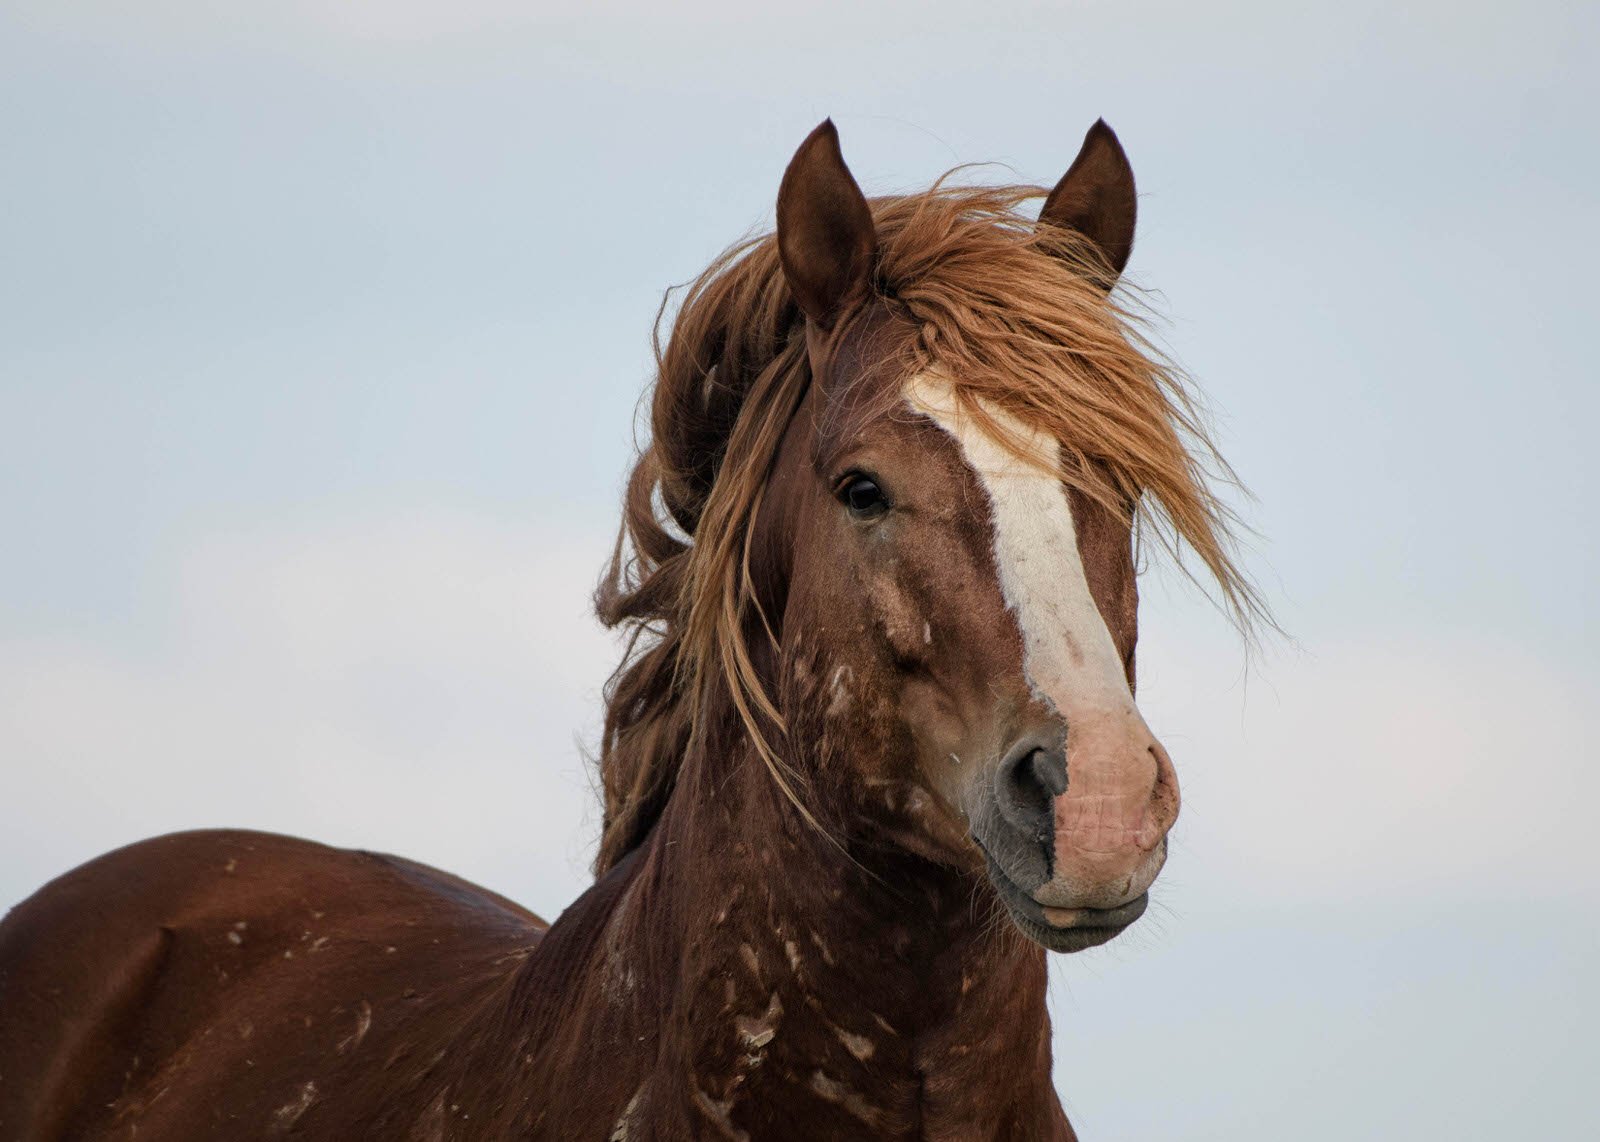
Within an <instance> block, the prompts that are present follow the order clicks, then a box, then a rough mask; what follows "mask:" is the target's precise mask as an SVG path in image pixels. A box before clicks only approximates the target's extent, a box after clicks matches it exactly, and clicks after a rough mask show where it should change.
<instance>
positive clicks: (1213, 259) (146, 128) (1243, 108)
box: [0, 0, 1600, 1142]
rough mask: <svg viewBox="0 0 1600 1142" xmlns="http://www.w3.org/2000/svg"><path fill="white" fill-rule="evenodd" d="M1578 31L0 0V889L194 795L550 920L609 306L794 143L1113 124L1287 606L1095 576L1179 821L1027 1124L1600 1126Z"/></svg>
mask: <svg viewBox="0 0 1600 1142" xmlns="http://www.w3.org/2000/svg"><path fill="white" fill-rule="evenodd" d="M1597 12H1600V9H1596V8H1595V6H1593V5H1587V6H1586V5H1581V4H1577V3H1572V4H1556V3H1529V4H1524V5H1520V6H1509V5H1501V4H1485V3H1477V2H1457V3H1451V4H1444V3H1417V4H1410V5H1406V6H1404V7H1403V8H1401V7H1400V6H1396V5H1393V4H1391V3H1377V2H1374V0H1353V2H1351V3H1345V4H1341V5H1337V6H1319V7H1316V8H1306V7H1305V6H1299V5H1282V4H1267V3H1245V2H1224V3H1218V4H1209V5H1194V4H1180V3H1169V2H1164V3H1150V2H1140V0H1124V2H1120V3H1115V4H1113V3H1077V4H1060V3H1057V4H1031V5H1029V4H995V5H981V6H980V5H975V4H959V3H950V2H948V0H923V2H921V3H917V4H908V3H885V4H861V3H853V4H849V5H842V4H841V5H831V4H815V5H807V6H788V7H786V8H783V9H778V8H768V7H767V6H762V5H749V4H734V3H731V2H696V0H689V2H687V3H682V4H676V5H635V4H620V3H606V2H601V3H587V4H582V5H579V4H566V5H554V4H549V3H535V4H527V3H510V2H509V0H506V2H502V0H456V2H454V3H451V4H448V5H446V4H434V3H421V2H420V0H390V2H387V3H380V2H378V0H362V2H323V3H313V2H311V0H297V2H288V3H277V4H271V5H266V4H255V3H240V4H232V5H226V6H216V5H205V4H199V3H194V2H192V0H157V2H152V3H147V4H143V5H139V6H137V7H136V8H135V7H129V6H127V5H121V4H112V3H109V2H102V0H83V2H80V3H75V4H72V5H63V4H59V3H54V2H46V0H0V153H3V154H4V156H5V158H4V171H5V173H4V177H3V178H0V537H3V539H0V549H3V551H4V556H3V558H0V907H7V906H9V905H10V904H12V903H14V902H16V901H18V900H20V899H22V898H24V897H25V896H26V895H28V894H29V893H30V892H32V891H33V890H34V889H35V888H37V887H38V886H39V885H41V884H42V883H44V882H45V881H46V880H48V879H49V878H51V877H52V876H55V875H57V874H59V873H60V872H62V871H64V870H66V869H67V868H69V867H71V866H72V865H74V864H76V863H78V862H80V861H82V860H85V859H88V858H89V857H91V856H94V855H96V854H97V853H100V852H102V851H105V850H106V849H109V848H112V847H114V846H117V845H120V844H123V843H127V842H130V841H133V840H136V839H138V838H140V837H144V836H149V835H152V834H156V833H160V832H164V831H169V830H172V829H179V828H190V827H198V826H220V825H234V826H248V827H255V828H265V829H273V830H279V831H284V832H290V833H294V834H297V835H302V836H307V837H312V838H315V839H318V840H322V841H327V842H330V843H335V844H340V845H357V846H362V847H368V848H376V849H382V850H387V851H391V852H398V853H403V854H405V855H407V856H410V857H412V858H415V859H419V860H423V861H426V862H429V863H432V864H436V865H439V866H441V867H444V868H447V869H450V870H451V871H454V872H457V873H459V874H462V875H465V876H467V877H469V878H472V879H474V880H477V881H479V882H480V883H483V884H486V885H488V886H490V887H492V888H495V889H497V890H499V891H502V892H505V893H507V894H509V895H511V896H513V897H514V898H516V899H518V900H520V901H522V902H524V903H526V904H528V905H529V906H531V907H533V908H534V909H536V910H537V911H539V912H540V913H541V914H543V915H545V916H546V917H553V916H555V915H557V914H558V913H559V912H560V911H561V909H562V908H563V907H564V906H565V904H566V903H567V902H568V901H570V900H571V899H572V898H573V897H574V896H575V895H576V894H577V893H578V892H580V891H581V890H582V889H583V887H584V885H585V884H586V882H587V873H586V868H587V865H588V862H589V859H590V857H591V856H592V853H593V849H594V843H595V840H596V837H597V832H598V811H597V807H596V802H595V797H594V792H593V785H592V780H591V777H590V774H589V769H588V766H587V762H586V760H585V757H586V754H585V750H586V749H588V748H590V747H592V746H593V744H594V741H595V735H596V727H597V724H598V715H599V695H600V688H601V686H602V684H603V682H604V679H605V677H606V675H607V673H608V671H609V669H610V667H611V666H612V665H613V663H614V662H615V659H616V654H617V648H616V646H615V644H614V643H613V641H612V640H611V638H610V637H609V636H608V635H607V634H606V633H605V632H603V631H601V630H600V629H599V628H598V627H597V625H596V624H595V623H594V622H593V620H592V618H591V617H590V615H589V612H588V596H589V593H590V591H591V589H592V587H593V585H594V582H595V580H596V577H597V574H598V571H599V568H600V565H601V563H602V561H603V560H604V558H605V556H606V554H607V553H608V551H609V548H610V544H611V540H612V536H613V533H614V528H615V525H616V522H617V516H618V505H619V502H620V495H621V489H622V482H623V479H624V475H625V472H626V468H627V464H628V461H629V458H630V456H631V455H632V451H633V448H634V444H635V423H636V421H635V411H636V407H637V404H638V401H639V398H640V395H641V393H642V392H643V390H644V387H645V385H646V384H647V383H648V381H649V376H650V352H649V329H650V324H651V321H652V320H653V318H654V315H655V312H656V307H657V306H658V304H659V303H660V300H661V295H662V291H663V290H665V289H666V288H667V287H668V286H670V285H673V284H675V283H681V282H684V281H687V280H689V279H690V278H692V277H693V276H694V275H695V274H696V273H697V272H698V271H699V270H700V269H701V268H702V267H703V266H704V265H705V264H706V263H707V262H709V261H710V260H711V258H712V257H713V256H714V255H715V254H716V253H717V252H718V251H719V250H720V249H722V248H723V247H724V246H725V245H727V244H728V243H730V242H732V241H734V240H735V239H737V238H739V237H741V236H743V235H745V234H746V233H749V232H752V231H754V230H758V229H763V228H767V227H770V225H771V221H772V209H773V201H774V198H775V195H776V192H777V186H778V180H779V178H780V176H781V174H782V171H783V167H784V164H785V163H786V162H787V160H788V158H789V156H790V154H792V152H793V150H794V148H795V146H796V145H798V143H799V142H800V140H801V139H802V138H803V137H804V136H805V134H806V132H807V131H809V130H810V129H811V128H812V127H813V126H814V125H815V124H816V123H817V122H818V121H819V120H820V119H822V118H823V117H824V116H832V117H833V118H834V120H835V122H836V123H837V124H838V126H839V130H840V134H841V137H842V141H843V146H844V151H845V155H846V158H847V160H848V161H849V162H850V164H851V166H852V169H853V170H854V171H855V173H856V175H857V177H858V178H859V180H860V181H861V182H862V184H863V185H864V186H865V187H866V189H867V190H868V192H869V193H881V192H889V191H897V190H909V189H915V188H917V187H920V186H925V185H926V184H927V183H928V182H930V181H931V180H932V179H933V178H935V177H937V176H938V175H939V174H940V173H941V172H943V171H944V170H946V169H948V168H950V167H952V166H954V165H956V164H958V163H993V164H995V165H993V166H992V167H989V168H986V169H984V170H980V171H978V172H976V173H975V174H974V175H972V176H971V177H980V178H981V177H992V178H993V179H994V180H996V181H1001V180H1005V181H1010V180H1014V179H1019V178H1021V179H1028V180H1033V181H1038V182H1044V183H1047V184H1048V183H1050V182H1053V181H1054V180H1055V179H1056V178H1057V177H1059V175H1060V173H1061V172H1062V171H1063V170H1064V169H1065V167H1066V165H1067V164H1068V163H1069V162H1070V161H1071V159H1072V157H1073V155H1074V154H1075V153H1076V149H1077V145H1078V143H1079V141H1080V139H1081V138H1082V134H1083V132H1084V130H1085V129H1086V128H1087V127H1088V125H1089V124H1090V123H1091V122H1093V121H1094V119H1095V118H1097V117H1100V116H1104V117H1105V118H1106V119H1107V120H1108V121H1109V122H1110V123H1111V125H1112V126H1113V127H1114V128H1115V129H1116V130H1117V131H1118V133H1119V135H1120V136H1121V138H1122V141H1123V143H1124V145H1125V147H1126V149H1127V151H1128V153H1129V155H1130V157H1131V159H1132V162H1133V166H1134V169H1135V172H1136V174H1137V177H1138V180H1139V187H1140V231H1139V235H1138V240H1137V243H1136V247H1135V251H1134V256H1133V261H1132V263H1131V265H1130V267H1129V277H1130V279H1131V281H1132V283H1133V284H1135V285H1137V286H1138V287H1140V288H1142V289H1144V290H1146V291H1148V292H1147V295H1146V296H1147V297H1148V298H1149V300H1150V301H1151V303H1152V305H1153V306H1154V308H1155V309H1156V311H1157V312H1158V314H1159V315H1160V324H1159V326H1158V335H1159V337H1160V340H1161V342H1162V344H1163V346H1164V348H1165V349H1166V351H1167V352H1169V353H1170V355H1171V356H1173V357H1174V358H1175V359H1176V360H1177V361H1179V362H1180V363H1181V364H1182V365H1183V366H1185V367H1186V369H1187V370H1188V371H1189V373H1190V374H1191V375H1192V376H1193V378H1194V379H1195V382H1196V384H1197V385H1198V387H1199V388H1200V390H1201V391H1202V392H1203V393H1204V396H1205V400H1206V403H1207V405H1208V407H1209V408H1210V410H1211V414H1212V416H1213V419H1214V422H1215V425H1216V429H1217V436H1218V438H1219V440H1220V442H1221V445H1222V447H1223V450H1224V452H1225V454H1226V455H1227V457H1228V458H1229V459H1230V460H1231V461H1232V462H1233V464H1234V465H1235V467H1236V468H1237V469H1238V471H1239V473H1240V475H1241V477H1242V478H1243V480H1244V482H1245V483H1246V484H1247V485H1248V487H1249V489H1250V490H1251V492H1252V493H1253V495H1254V498H1253V499H1248V500H1247V499H1244V498H1242V497H1240V498H1239V499H1238V501H1237V502H1238V503H1239V506H1240V507H1241V510H1242V511H1243V512H1244V514H1245V515H1246V517H1247V518H1248V520H1249V521H1250V523H1251V525H1252V527H1253V528H1254V530H1255V535H1254V536H1253V537H1251V538H1250V539H1249V541H1248V550H1247V553H1246V564H1247V566H1248V567H1249V569H1250V571H1251V573H1252V574H1253V575H1254V576H1255V578H1256V580H1257V581H1258V582H1259V583H1260V584H1261V586H1262V589H1263V591H1264V593H1265V595H1266V597H1267V598H1268V600H1269V601H1270V603H1271V604H1272V605H1273V607H1274V609H1275V611H1276V613H1277V616H1278V618H1279V621H1280V623H1281V625H1282V626H1283V628H1284V630H1285V631H1286V635H1285V636H1283V637H1278V636H1269V637H1268V638H1266V639H1265V640H1264V642H1263V645H1262V646H1261V647H1260V649H1259V650H1257V651H1255V652H1250V653H1247V651H1246V649H1245V647H1244V646H1242V645H1241V642H1240V640H1239V638H1238V637H1237V635H1236V634H1235V633H1234V632H1233V631H1232V630H1231V629H1230V628H1229V626H1228V624H1227V623H1226V621H1225V620H1224V619H1223V618H1222V617H1221V616H1220V615H1219V614H1218V612H1217V609H1216V608H1215V606H1214V605H1213V604H1212V603H1211V602H1210V601H1208V599H1207V598H1206V596H1205V595H1204V593H1203V592H1200V591H1198V590H1197V589H1195V588H1194V587H1193V586H1191V585H1189V584H1188V583H1186V581H1185V580H1184V579H1183V577H1182V576H1181V575H1180V574H1178V573H1177V572H1176V571H1175V570H1174V569H1173V568H1171V567H1168V566H1165V565H1162V564H1159V563H1158V564H1157V565H1155V566H1153V567H1152V568H1151V569H1150V571H1149V573H1148V575H1147V580H1146V583H1145V585H1144V598H1145V602H1144V607H1143V611H1142V615H1141V631H1142V634H1143V639H1142V643H1141V647H1140V655H1139V660H1140V670H1141V677H1140V700H1141V706H1142V707H1143V709H1144V713H1145V716H1146V719H1147V720H1148V721H1149V722H1150V724H1151V725H1152V727H1154V728H1155V730H1156V732H1157V733H1158V734H1159V735H1160V736H1161V737H1162V739H1163V741H1164V742H1165V744H1166V745H1167V746H1168V748H1169V749H1170V750H1171V752H1172V754H1173V757H1174V759H1175V762H1176V764H1177V768H1178V773H1179V776H1180V779H1181V781H1182V784H1183V789H1184V807H1183V815H1182V817H1181V819H1180V821H1179V823H1178V826H1177V829H1176V832H1175V834H1174V848H1173V855H1172V858H1171V859H1170V861H1169V862H1168V866H1167V870H1166V871H1165V872H1164V873H1163V875H1162V878H1161V880H1160V881H1159V882H1158V884H1157V887H1156V890H1155V891H1154V893H1153V897H1154V901H1155V906H1154V907H1153V908H1152V911H1151V914H1150V915H1148V916H1147V917H1146V918H1145V919H1144V920H1143V921H1141V922H1140V924H1138V925H1136V926H1135V927H1134V928H1133V929H1132V930H1130V931H1129V932H1128V933H1127V934H1126V935H1124V936H1123V937H1121V938H1119V939H1118V940H1117V941H1114V942H1113V943H1112V944H1111V945H1109V946H1107V947H1105V948H1102V949H1096V950H1093V951H1091V952H1087V953H1082V954H1079V955H1075V956H1071V957H1065V958H1057V959H1056V960H1055V962H1054V965H1053V968H1052V992H1051V1005H1052V1011H1053V1015H1054V1019H1055V1028H1056V1029H1055V1050H1056V1058H1057V1075H1056V1077H1057V1085H1058V1088H1059V1089H1060V1091H1061V1093H1062V1096H1063V1099H1064V1101H1065V1103H1066V1105H1067V1107H1068V1111H1069V1113H1070V1114H1071V1116H1072V1118H1073V1121H1074V1123H1075V1124H1076V1125H1077V1127H1078V1129H1079V1132H1080V1134H1082V1136H1083V1137H1084V1138H1086V1139H1093V1140H1096V1142H1110V1140H1117V1139H1127V1140H1144V1139H1151V1138H1164V1139H1213V1138H1218V1137H1228V1138H1234V1139H1261V1140H1279V1139H1282V1138H1286V1137H1292V1138H1296V1139H1304V1140H1308V1142H1314V1140H1320V1139H1330V1140H1331V1139H1336V1138H1337V1139H1343V1138H1348V1137H1360V1138H1373V1139H1390V1138H1394V1139H1415V1138H1432V1137H1449V1138H1452V1139H1457V1140H1469V1139H1490V1138H1494V1139H1499V1138H1503V1137H1507V1136H1510V1137H1540V1138H1552V1139H1565V1138H1573V1139H1578V1138H1588V1137H1594V1136H1596V1133H1597V1132H1600V1121H1597V1111H1596V1110H1595V1107H1594V1102H1593V1099H1592V1096H1591V1095H1590V1087H1591V1084H1592V1081H1593V1075H1594V1074H1595V1073H1596V1072H1597V1071H1600V1048H1597V1047H1596V1045H1595V1038H1594V1034H1593V1028H1594V1026H1595V1025H1596V1023H1597V1021H1600V984H1597V982H1596V973H1595V971H1594V967H1595V964H1596V962H1597V957H1600V921H1597V917H1600V887H1597V879H1600V878H1597V874H1600V858H1597V856H1596V853H1595V850H1594V847H1593V845H1592V844H1591V841H1590V837H1591V835H1592V832H1593V828H1592V825H1591V823H1590V822H1591V819H1592V816H1593V814H1594V812H1595V809H1596V806H1597V805H1600V775H1597V774H1600V757H1597V755H1596V749H1595V741H1594V734H1593V732H1592V730H1591V728H1590V723H1589V718H1588V715H1589V714H1590V712H1591V711H1592V709H1593V708H1594V695H1595V693H1596V683H1597V682H1600V652H1597V649H1596V642H1597V638H1596V636H1597V634H1600V631H1597V627H1596V605H1595V588H1594V583H1595V581H1596V579H1597V577H1600V566H1597V548H1600V541H1597V539H1596V530H1597V529H1596V525H1597V522H1600V521H1597V514H1600V513H1597V511H1596V508H1597V504H1596V490H1597V485H1600V481H1597V474H1600V473H1597V468H1600V465H1597V462H1596V460H1595V450H1594V447H1593V440H1594V428H1593V426H1594V425H1595V424H1596V423H1597V422H1600V397H1597V395H1596V389H1597V385H1596V383H1595V382H1596V380H1597V377H1596V369H1595V366H1594V364H1593V357H1592V346H1593V336H1592V330H1593V324H1592V323H1593V313H1594V312H1595V309H1596V303H1597V301H1600V298H1597V296H1596V293H1597V291H1596V288H1595V285H1594V278H1593V271H1592V261H1593V257H1594V254H1595V251H1596V250H1597V249H1600V197H1597V194H1596V191H1595V189H1594V188H1595V187H1596V186H1597V185H1600V127H1597V121H1596V117H1595V115H1594V112H1593V108H1594V107H1596V106H1600V81H1597V79H1596V78H1595V69H1594V66H1593V63H1594V60H1595V59H1596V58H1600V15H1597Z"/></svg>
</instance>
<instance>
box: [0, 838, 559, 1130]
mask: <svg viewBox="0 0 1600 1142" xmlns="http://www.w3.org/2000/svg"><path fill="white" fill-rule="evenodd" d="M544 929H545V924H544V923H543V921H541V920H540V919H539V918H538V917H537V916H535V915H534V914H533V913H531V912H529V911H527V910H526V909H523V908H521V907H519V906H518V905H516V904H514V903H512V902H511V901H509V900H507V899H505V898H504V897H502V896H499V895H498V894H496V893H493V892H489V891H488V890H486V889H482V888H479V887H477V886H476V885H473V884H470V883H469V882H467V881H465V880H462V879H461V878H459V877H456V876H452V875H451V874H449V873H445V872H441V871H439V870H437V869H433V868H429V867H427V866H426V865H422V864H418V863H416V862H414V861H409V860H405V859H402V858H399V857H392V856H387V855H384V854H380V853H370V852H363V851H358V850H348V849H338V848H332V847H329V846H327V845H321V844H317V843H314V842H311V841H305V840H300V839H297V838H293V837H286V836H279V835H276V834H271V833H257V832H247V831H241V830H206V831H197V832H186V833H173V834H169V835H166V836H161V837H155V838H152V839H150V840H146V841H140V842H138V843H136V844H133V845H129V846H127V847H125V848H122V849H118V850H116V851H114V852H110V853H107V854H105V855H103V856H100V857H97V858H95V859H94V860H91V861H89V862H88V863H86V864H83V865H80V866H79V867H78V868H75V869H73V870H72V871H70V872H68V873H66V874H64V875H63V876H61V877H59V878H57V879H56V880H54V881H52V882H51V883H50V884H47V885H46V886H44V887H43V888H41V889H40V890H39V891H38V892H36V893H35V894H34V895H33V896H32V897H30V898H29V899H27V900H25V901H24V902H23V903H21V904H19V905H18V906H17V907H16V908H14V909H13V910H12V911H11V912H10V913H9V914H8V915H7V916H6V917H5V919H4V921H0V1011H3V1012H4V1013H5V1017H4V1018H3V1019H0V1137H28V1138H41V1139H46V1138H53V1137H56V1136H58V1135H65V1134H75V1133H78V1132H79V1131H80V1129H81V1124H80V1120H79V1119H78V1117H77V1115H78V1114H80V1113H82V1112H83V1110H84V1108H88V1107H104V1106H105V1105H106V1104H107V1103H108V1102H112V1101H115V1100H116V1099H117V1097H118V1092H119V1091H120V1090H125V1089H127V1087H128V1084H129V1080H130V1079H133V1078H135V1076H134V1073H133V1072H134V1071H136V1070H140V1069H146V1070H148V1068H149V1067H150V1066H151V1064H152V1063H153V1061H154V1060H153V1058H152V1056H167V1055H170V1054H171V1053H172V1052H174V1051H179V1050H180V1049H181V1047H182V1044H184V1043H185V1042H186V1041H188V1040H190V1039H191V1038H192V1037H193V1036H194V1035H197V1034H200V1033H203V1032H207V1031H208V1030H209V1029H210V1028H212V1027H214V1026H215V1025H216V1020H217V1019H218V1017H219V1015H220V1013H221V1012H222V1011H224V1010H228V1011H234V1010H237V1011H239V1012H240V1013H241V1014H240V1016H239V1018H240V1020H247V1019H251V1018H253V1019H254V1020H255V1021H256V1022H257V1023H258V1024H265V1023H266V1022H267V1021H268V1019H269V1018H271V1017H272V1014H273V1013H274V1012H275V1010H276V1007H277V1006H279V1005H281V1004H282V1003H284V1002H287V1001H288V1000H290V999H293V1000H294V1001H295V1002H296V1003H304V1004H310V1003H311V1002H312V1001H315V1002H316V1003H319V1004H323V1005H324V1006H326V1007H327V1008H328V1009H329V1010H330V1011H331V1010H335V1009H336V1008H338V1007H339V1005H341V1004H343V1005H345V1006H348V1007H350V1008H352V1009H355V1008H356V1006H357V1000H358V999H359V998H360V997H354V998H350V997H347V996H346V995H345V991H346V990H348V989H351V988H355V989H356V990H358V991H361V992H362V995H363V996H364V995H366V994H368V993H369V992H370V994H371V995H372V996H373V997H376V996H377V995H379V994H381V993H383V992H384V991H386V990H388V989H389V985H391V984H393V985H395V990H397V991H398V990H400V987H399V977H400V976H401V975H404V977H405V982H407V983H412V982H414V983H415V984H417V985H421V986H423V987H428V986H435V987H447V986H449V982H450V975H451V972H452V971H456V970H459V969H458V968H457V967H455V966H454V965H459V964H464V963H469V962H479V963H483V964H491V963H494V962H498V959H499V958H500V957H504V956H505V955H507V954H508V953H513V952H515V951H517V950H518V949H528V948H531V947H532V946H533V945H534V944H536V943H537V942H538V940H539V938H540V937H541V936H542V934H543V932H544ZM447 961H448V962H447ZM491 970H492V969H491ZM363 989H365V990H363ZM353 994H354V993H352V995H353ZM245 1013H248V1014H245ZM319 1014H320V1012H319ZM262 1029H264V1027H263V1028H262ZM258 1034H259V1032H258ZM19 1131H20V1133H18V1132H19Z"/></svg>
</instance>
